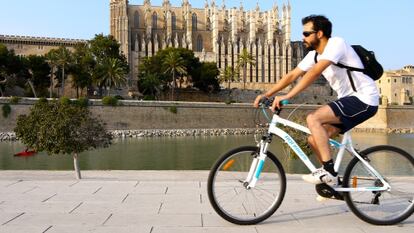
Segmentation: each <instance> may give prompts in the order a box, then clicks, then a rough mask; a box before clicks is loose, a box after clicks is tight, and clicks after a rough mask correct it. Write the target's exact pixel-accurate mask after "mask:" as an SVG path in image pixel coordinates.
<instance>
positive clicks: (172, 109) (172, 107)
mask: <svg viewBox="0 0 414 233" xmlns="http://www.w3.org/2000/svg"><path fill="white" fill-rule="evenodd" d="M168 110H170V112H171V113H173V114H177V112H178V111H177V107H176V106H171V107H169V108H168Z"/></svg>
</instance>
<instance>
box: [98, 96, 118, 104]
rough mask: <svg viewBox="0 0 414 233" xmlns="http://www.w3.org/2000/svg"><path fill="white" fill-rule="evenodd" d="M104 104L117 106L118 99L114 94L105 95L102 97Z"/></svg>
mask: <svg viewBox="0 0 414 233" xmlns="http://www.w3.org/2000/svg"><path fill="white" fill-rule="evenodd" d="M102 104H103V105H106V106H117V105H118V99H117V98H115V97H113V96H105V97H103V98H102Z"/></svg>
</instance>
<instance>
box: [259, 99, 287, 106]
mask: <svg viewBox="0 0 414 233" xmlns="http://www.w3.org/2000/svg"><path fill="white" fill-rule="evenodd" d="M274 100H275V97H272V98H266V97H264V98H262V99H261V100H260V102H259V106H261V107H264V108H268V107H270V106H272V104H273V101H274ZM280 104H281V106H284V105H288V104H289V100H282V101H280Z"/></svg>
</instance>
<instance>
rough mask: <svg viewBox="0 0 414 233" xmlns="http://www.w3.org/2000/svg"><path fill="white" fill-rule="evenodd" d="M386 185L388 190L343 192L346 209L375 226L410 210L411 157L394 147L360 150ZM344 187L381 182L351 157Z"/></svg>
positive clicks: (413, 168)
mask: <svg viewBox="0 0 414 233" xmlns="http://www.w3.org/2000/svg"><path fill="white" fill-rule="evenodd" d="M360 154H361V155H362V156H363V157H364V158H365V160H366V161H368V162H369V163H370V165H371V166H373V167H374V168H375V170H377V172H378V173H379V174H381V176H383V178H384V179H385V181H387V182H388V183H389V184H390V186H391V190H390V191H370V192H366V191H365V192H346V193H344V198H345V200H346V203H347V204H348V206H349V208H350V209H351V210H352V212H354V214H355V215H357V216H358V217H359V218H360V219H362V220H364V221H366V222H368V223H371V224H375V225H392V224H396V223H399V222H401V221H403V220H405V219H407V218H408V217H410V216H411V214H412V213H413V212H414V203H413V199H414V158H413V157H412V156H411V155H410V154H408V153H407V152H405V151H404V150H401V149H399V148H397V147H393V146H375V147H371V148H368V149H366V150H364V151H362V152H361V153H360ZM343 184H344V187H358V188H360V187H381V186H383V184H382V182H381V181H380V180H379V179H378V178H377V177H376V176H374V175H372V173H371V172H369V171H368V169H367V168H366V167H365V166H364V165H363V164H362V162H361V161H360V160H358V159H357V158H354V159H352V160H351V162H350V163H349V165H348V167H347V169H346V171H345V174H344V181H343Z"/></svg>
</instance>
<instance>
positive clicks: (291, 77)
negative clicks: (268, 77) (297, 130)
mask: <svg viewBox="0 0 414 233" xmlns="http://www.w3.org/2000/svg"><path fill="white" fill-rule="evenodd" d="M304 73H305V72H304V71H303V70H301V69H299V68H298V67H296V68H295V69H293V70H292V71H290V72H289V73H287V74H286V75H285V76H283V78H282V79H281V80H280V81H279V82H277V83H276V84H275V85H274V86H273V87H272V88H271V89H270V90H268V91H266V92H265V93H264V94H261V95H258V96H257V97H256V100H255V101H254V104H253V105H254V106H255V107H256V108H257V107H258V106H259V101H260V99H262V98H263V97H266V98H270V97H271V96H272V95H274V94H275V93H277V92H279V91H281V90H283V89H284V88H285V87H287V86H288V85H289V84H291V83H293V82H294V81H295V80H296V79H298V78H299V77H300V76H302V75H303V74H304Z"/></svg>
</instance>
